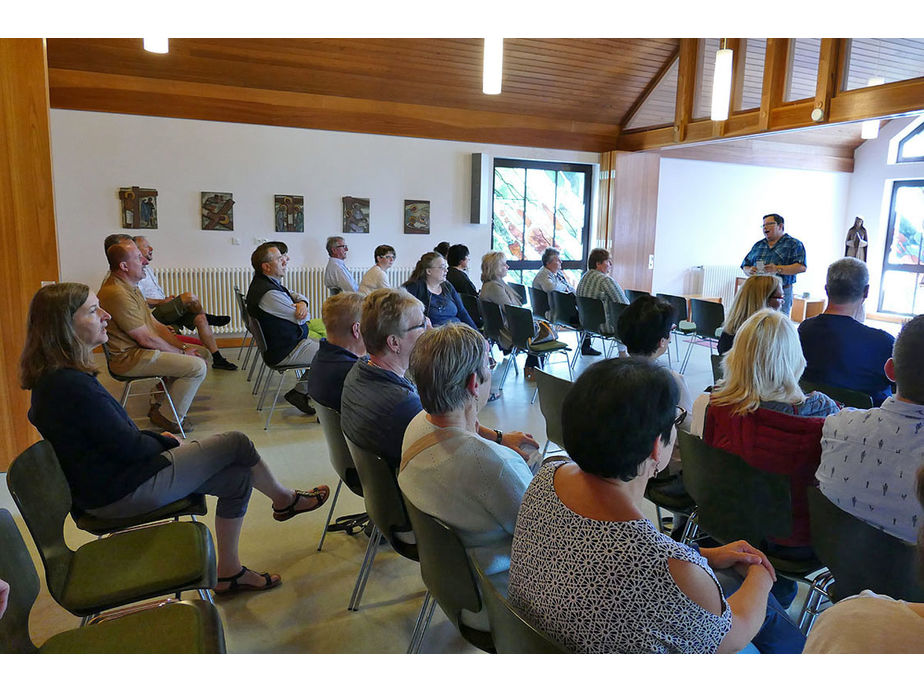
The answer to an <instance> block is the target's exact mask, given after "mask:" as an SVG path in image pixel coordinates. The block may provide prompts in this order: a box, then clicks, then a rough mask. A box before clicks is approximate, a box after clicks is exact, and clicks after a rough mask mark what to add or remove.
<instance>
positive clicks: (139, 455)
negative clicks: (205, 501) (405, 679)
mask: <svg viewBox="0 0 924 693" xmlns="http://www.w3.org/2000/svg"><path fill="white" fill-rule="evenodd" d="M109 317H110V316H109V314H108V313H106V311H104V310H103V309H101V308H100V307H99V300H98V299H97V297H96V294H94V293H93V292H92V291H90V290H89V288H87V287H86V286H85V285H83V284H69V283H63V284H52V285H50V286H45V287H42V288H41V289H39V291H38V293H36V294H35V296H34V297H33V298H32V304H31V305H30V307H29V318H28V324H27V334H26V344H25V347H24V349H23V352H22V358H21V361H20V378H21V383H22V387H23V389H26V390H32V407H31V408H30V410H29V420H30V421H31V422H32V423H33V424H34V425H35V427H36V428H37V429H38V430H39V432H40V433H41V434H42V436H43V437H44V438H45V439H46V440H47V441H48V442H50V443H51V445H52V447H53V448H54V450H55V453H56V454H57V456H58V460H59V462H60V463H61V467H62V469H63V470H64V475H65V477H67V481H68V485H69V486H70V488H71V494H72V496H73V499H74V505H75V506H76V507H78V508H79V509H80V510H82V511H84V512H86V513H88V514H90V515H95V516H97V517H101V518H106V519H118V518H124V517H131V516H134V515H140V514H143V513H147V512H150V511H152V510H156V509H157V508H159V507H162V506H164V505H167V504H169V503H172V502H173V501H176V500H179V499H181V498H184V497H185V496H188V495H189V494H191V493H205V494H209V495H213V496H217V497H218V506H217V508H216V511H215V515H216V517H215V538H216V548H217V554H218V575H219V576H220V577H219V578H218V586H217V588H216V589H215V592H216V593H217V594H225V593H233V592H239V591H245V590H265V589H270V588H272V587H276V586H277V585H278V584H279V583H280V582H281V578H280V577H279V575H271V574H269V573H257V572H255V571H253V570H249V569H248V568H246V567H244V566H243V565H242V564H241V561H240V558H239V557H238V540H239V537H240V533H241V527H242V525H243V522H244V513H245V512H246V511H247V504H248V502H249V500H250V493H251V490H252V489H253V488H256V489H257V490H258V491H260V492H261V493H263V494H264V495H265V496H267V497H268V498H270V499H272V501H273V517H274V518H275V519H276V520H278V521H285V520H288V519H290V518H292V517H295V515H298V514H299V513H303V512H308V511H311V510H315V509H317V508H319V507H320V506H321V505H323V504H324V501H326V500H327V496H328V495H329V493H330V490H329V489H328V487H327V486H318V487H316V488H314V489H313V490H311V491H309V492H304V491H296V490H292V489H289V488H286V487H285V486H283V485H282V484H280V483H279V481H277V480H276V478H275V477H274V476H273V473H272V472H271V471H270V469H269V467H268V466H267V465H266V463H265V462H264V461H263V460H262V459H261V458H260V455H259V454H258V453H257V451H256V449H255V448H254V446H253V443H252V442H251V441H250V439H249V438H247V436H245V435H244V434H243V433H238V432H236V431H235V432H230V433H221V434H218V435H214V436H211V437H209V438H206V439H205V440H201V441H190V442H188V443H185V444H181V443H180V441H179V440H177V438H175V437H174V436H173V435H172V434H170V433H162V434H158V433H153V432H151V431H139V430H138V428H137V427H136V426H135V424H134V423H133V422H132V420H131V419H130V418H129V417H128V414H126V413H125V410H124V409H123V408H122V406H121V405H120V404H119V403H118V402H117V401H116V400H115V399H114V398H113V397H112V396H111V395H110V394H109V393H108V392H107V391H106V389H105V388H104V387H103V386H102V385H101V384H100V382H99V381H98V380H97V379H96V374H97V369H96V367H95V366H94V361H93V354H92V351H93V349H94V348H95V347H97V346H99V345H100V344H103V343H105V342H106V341H107V339H108V335H107V334H106V324H107V322H108V320H109ZM221 576H224V577H221Z"/></svg>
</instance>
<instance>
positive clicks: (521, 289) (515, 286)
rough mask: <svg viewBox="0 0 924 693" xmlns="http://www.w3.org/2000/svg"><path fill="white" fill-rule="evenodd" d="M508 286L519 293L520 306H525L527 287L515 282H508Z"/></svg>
mask: <svg viewBox="0 0 924 693" xmlns="http://www.w3.org/2000/svg"><path fill="white" fill-rule="evenodd" d="M507 286H509V287H510V288H511V289H513V290H514V291H516V292H517V296H519V297H520V305H524V304H525V303H526V287H525V286H523V285H522V284H516V283H514V282H507Z"/></svg>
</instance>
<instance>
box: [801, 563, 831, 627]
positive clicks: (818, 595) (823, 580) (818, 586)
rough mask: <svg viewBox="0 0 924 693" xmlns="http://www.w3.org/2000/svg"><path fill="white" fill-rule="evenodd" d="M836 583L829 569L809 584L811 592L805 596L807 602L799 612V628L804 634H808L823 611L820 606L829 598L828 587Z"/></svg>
mask: <svg viewBox="0 0 924 693" xmlns="http://www.w3.org/2000/svg"><path fill="white" fill-rule="evenodd" d="M833 583H834V576H833V575H832V574H831V573H830V572H829V571H827V570H824V571H822V572H821V573H820V574H819V575H818V576H817V577H816V578H815V579H814V580H813V581H812V584H811V585H810V586H809V593H808V595H806V597H805V603H804V604H803V605H802V611H801V612H800V613H799V630H801V631H802V634H803V635H808V634H809V631H810V630H811V629H812V626H813V625H814V624H815V619H816V618H817V617H818V614H819V613H821V611H820V609H819V607H820V606H821V604H822V602H823V601H824V600H826V599H828V589H829V588H830V587H831V585H832V584H833Z"/></svg>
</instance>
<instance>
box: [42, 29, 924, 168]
mask: <svg viewBox="0 0 924 693" xmlns="http://www.w3.org/2000/svg"><path fill="white" fill-rule="evenodd" d="M826 40H828V39H826ZM689 41H690V40H689V39H683V40H681V39H670V38H666V39H587V38H581V39H538V38H524V39H505V41H504V75H503V93H501V94H499V95H494V96H490V95H485V94H483V93H482V91H481V79H482V48H483V41H482V39H386V38H383V39H214V38H212V39H170V52H169V53H168V54H166V55H158V54H153V53H148V52H146V51H144V50H143V48H142V46H141V39H48V40H47V59H48V67H49V87H50V100H51V106H52V107H54V108H65V109H79V110H95V111H105V112H115V113H131V114H138V115H154V116H168V117H179V118H194V119H203V120H220V121H231V122H244V123H259V124H267V125H281V126H290V127H305V128H316V129H322V130H341V131H349V132H369V133H376V134H385V135H399V136H411V137H429V138H435V139H452V140H462V141H471V142H484V143H498V144H511V145H523V146H536V147H549V148H558V149H576V150H585V151H595V152H603V151H610V150H613V149H623V148H625V149H650V148H660V147H663V146H669V145H672V144H677V143H683V142H686V141H691V142H692V141H702V140H707V139H720V138H723V137H734V136H736V135H738V134H740V135H751V134H756V133H757V132H758V131H759V130H761V129H763V131H765V132H768V131H771V130H783V129H789V128H792V127H799V126H804V125H810V124H811V121H810V120H808V119H807V114H806V115H805V116H803V115H799V118H802V119H803V120H805V122H803V123H797V122H795V119H794V117H792V116H787V115H786V113H783V116H784V117H783V118H781V119H777V118H776V117H775V115H774V114H771V115H774V117H773V118H770V117H769V116H765V115H764V114H763V113H761V114H760V115H759V116H758V114H757V113H756V112H755V113H754V114H753V115H749V116H744V117H742V118H740V121H741V123H740V125H739V124H737V123H735V122H734V118H732V122H730V123H729V127H728V128H727V129H726V128H724V127H713V126H712V125H711V124H709V122H708V120H707V121H706V123H692V121H691V124H690V126H689V130H690V132H691V133H692V137H691V136H688V135H687V126H686V124H685V123H683V124H682V126H681V127H680V132H681V134H680V135H679V136H678V135H677V134H676V131H677V128H674V134H671V133H672V130H671V127H670V126H668V127H662V128H660V129H659V130H653V131H652V132H651V133H650V134H646V133H642V134H641V136H639V135H637V134H634V133H625V135H624V133H623V132H622V128H621V127H620V125H621V124H622V123H624V122H625V121H626V116H627V114H631V113H632V112H633V110H634V109H636V108H637V106H638V104H639V103H640V102H641V100H643V99H644V97H645V96H646V95H647V94H648V93H649V91H650V90H651V89H652V88H653V86H654V85H655V83H656V82H657V78H658V77H660V76H661V75H663V74H664V72H665V70H667V68H668V67H669V66H671V65H672V64H675V58H676V57H677V56H678V54H681V55H682V54H683V52H682V51H681V44H682V42H686V43H685V45H686V44H688V43H689ZM774 41H779V40H776V39H775V40H774ZM684 50H688V49H686V48H684ZM815 61H816V64H817V58H816V59H815ZM690 79H691V78H690V77H689V74H687V76H686V77H684V76H683V75H681V81H682V82H683V80H686V81H687V82H689V81H690ZM765 79H766V78H765ZM691 93H692V92H691ZM778 100H779V99H778ZM903 103H904V102H903ZM773 105H775V104H771V106H773ZM806 106H808V109H809V110H811V104H806ZM922 107H924V103H922ZM800 108H801V107H800ZM762 109H763V106H762ZM802 110H804V109H802ZM802 110H799V111H798V112H799V114H801V112H802ZM678 112H679V110H678ZM787 118H788V119H787ZM850 119H856V118H850ZM678 122H680V121H678ZM832 122H834V121H832ZM768 123H769V125H768ZM694 125H696V127H695V128H694ZM707 126H708V127H707ZM736 128H737V130H736ZM854 130H855V128H852V129H850V130H849V132H848V131H846V130H845V131H843V132H839V131H837V130H834V129H829V130H828V131H827V132H824V133H822V132H820V131H819V134H818V137H819V138H820V139H819V144H820V145H824V146H836V147H842V148H843V147H847V148H848V149H849V151H852V149H853V148H854V147H856V146H857V144H859V140H858V139H857V138H856V136H855V133H854ZM694 131H695V132H694ZM810 132H811V131H810ZM623 135H624V136H623ZM805 137H808V138H809V139H810V140H811V139H812V138H813V135H812V134H807V135H805ZM833 140H836V141H833Z"/></svg>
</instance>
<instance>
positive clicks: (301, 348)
mask: <svg viewBox="0 0 924 693" xmlns="http://www.w3.org/2000/svg"><path fill="white" fill-rule="evenodd" d="M320 346H321V343H320V342H318V341H317V340H315V339H311V338H310V337H305V339H303V340H302V341H300V342H299V343H298V344H296V345H295V348H294V349H292V351H290V352H289V353H288V355H287V356H286V357H285V358H284V359H283V360H282V361H280V362H279V363H278V364H276V365H277V366H289V365H296V364H305V366H306V368H305V371H304V372H303V373H302V377H301V378H299V379H298V382H297V383H295V390H296V392H301V393H302V394H303V395H307V394H308V369H307V366H308V365H310V364H311V361H312V360H313V359H314V355H315V354H317V353H318V349H319V348H320Z"/></svg>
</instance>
